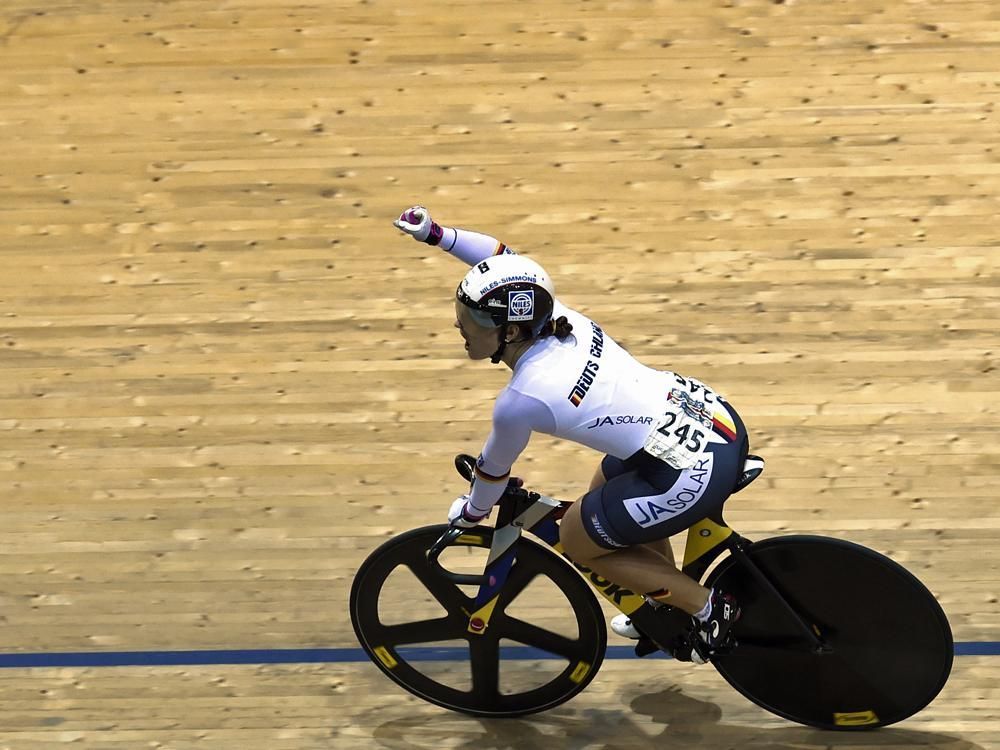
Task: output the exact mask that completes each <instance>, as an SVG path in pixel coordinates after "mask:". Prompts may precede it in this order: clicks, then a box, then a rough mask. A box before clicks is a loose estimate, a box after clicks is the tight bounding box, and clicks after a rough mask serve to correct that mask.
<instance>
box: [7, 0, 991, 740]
mask: <svg viewBox="0 0 1000 750" xmlns="http://www.w3.org/2000/svg"><path fill="white" fill-rule="evenodd" d="M998 43H1000V13H998V11H997V7H996V5H995V4H994V3H992V2H989V0H969V1H967V2H919V1H915V0H914V1H909V2H890V1H887V2H882V3H874V2H871V1H870V0H840V1H838V2H815V3H812V2H804V1H802V0H799V1H797V2H796V1H795V0H784V2H782V0H747V1H741V0H728V1H723V0H707V1H706V2H694V1H693V0H691V1H689V0H660V1H658V2H652V1H650V2H640V1H638V0H636V1H632V2H629V1H622V2H610V1H609V2H596V1H595V2H576V1H575V0H574V1H571V0H541V1H537V0H536V1H535V2H531V1H529V0H516V1H511V2H505V3H493V4H487V3H479V2H474V1H473V0H455V1H454V2H436V1H435V0H429V2H425V3H410V2H400V1H399V0H377V1H376V0H370V1H369V0H361V1H360V2H347V0H343V1H339V0H313V1H311V2H310V1H308V0H306V1H304V2H303V1H300V0H294V1H292V0H230V1H226V2H208V0H176V2H157V1H155V0H147V1H146V2H139V1H138V0H107V1H106V2H96V1H95V0H80V1H79V2H72V3H70V2H65V3H55V4H41V3H37V4H36V3H32V2H28V0H4V2H3V3H2V5H0V137H2V143H3V149H2V151H0V196H2V197H0V258H2V262H3V273H2V275H0V312H2V316H3V317H2V321H3V327H2V329H0V366H2V368H3V370H2V372H3V375H4V377H3V381H2V383H0V437H2V440H0V489H2V497H3V511H2V515H0V618H2V620H0V621H2V628H0V633H2V646H0V651H2V654H3V658H4V659H5V660H6V661H4V665H5V666H7V667H8V668H6V669H0V748H32V749H33V748H49V747H53V748H54V747H63V746H73V747H86V748H172V749H173V748H176V749H178V750H179V749H181V748H194V747H197V748H240V749H242V748H247V749H250V748H262V749H267V750H284V749H286V748H288V749H289V750H290V749H292V748H295V749H296V750H298V749H304V748H355V747H358V748H362V747H363V748H368V747H374V748H435V749H437V748H496V749H497V750H500V749H502V748H510V747H517V748H529V749H531V748H541V747H545V748H579V749H588V750H590V749H597V748H601V749H605V748H606V749H608V750H610V749H611V748H645V747H698V748H712V749H714V748H737V747H739V748H744V747H755V748H769V749H770V750H791V748H828V747H851V748H856V749H861V748H898V747H910V746H914V745H917V746H922V747H933V748H947V749H948V750H960V749H961V750H966V749H967V750H975V749H976V748H997V747H1000V706H998V695H1000V687H998V685H1000V658H997V656H989V655H986V656H959V657H958V658H956V662H955V669H954V672H953V676H952V679H951V682H950V683H949V685H948V686H947V687H946V688H945V690H944V692H943V693H942V694H941V695H940V697H939V698H938V700H937V701H936V702H935V703H934V704H932V705H931V706H930V707H929V708H928V709H927V710H926V711H924V712H923V713H921V714H919V715H918V716H916V717H914V718H912V719H911V720H909V721H907V722H905V723H903V724H901V725H899V727H898V728H892V729H887V730H882V731H880V732H876V733H869V734H864V735H842V734H833V735H831V734H828V733H823V732H818V731H814V730H809V729H806V728H802V727H797V726H794V725H791V724H789V723H787V722H784V721H782V720H780V719H777V718H775V717H772V716H770V715H768V714H765V713H764V712H762V711H760V710H758V709H757V708H756V707H754V706H752V705H750V704H749V703H747V702H746V701H745V700H744V699H743V698H742V697H741V696H739V695H737V694H736V693H735V692H734V691H732V690H731V689H730V688H729V687H728V686H727V685H726V684H725V683H724V682H723V681H722V679H721V678H720V677H718V675H717V674H716V673H715V672H714V671H713V670H711V668H708V667H705V668H701V669H697V668H692V667H690V666H686V665H681V664H676V663H673V662H668V661H653V662H649V661H647V662H637V661H634V660H613V661H608V662H606V663H605V666H604V668H603V670H602V672H601V674H600V675H599V676H598V678H597V679H596V681H595V682H594V683H592V685H591V686H590V687H589V688H588V689H587V690H586V691H585V692H584V693H583V694H581V695H580V696H578V697H577V698H575V699H574V700H573V701H571V702H570V703H567V704H565V705H564V706H562V707H560V708H558V709H555V710H553V711H551V712H549V713H547V714H543V715H539V716H536V717H533V718H530V719H525V720H511V721H481V720H476V719H470V718H466V717H462V716H459V715H456V714H450V713H447V712H444V711H442V710H439V709H437V708H435V707H433V706H429V705H425V704H422V703H420V702H419V701H418V700H416V699H415V698H412V697H411V696H409V695H408V694H406V693H403V692H402V691H400V690H399V689H397V688H396V687H395V686H394V685H392V684H391V683H390V682H389V681H388V680H386V679H385V678H384V677H383V676H382V675H381V673H380V672H378V670H377V669H375V667H374V666H373V665H371V664H370V663H367V662H364V661H350V660H347V661H343V660H339V661H338V660H332V661H327V662H324V661H318V662H315V663H296V662H295V660H294V659H291V658H289V659H287V660H285V661H286V662H287V663H280V662H281V661H282V659H280V658H277V659H274V660H275V661H278V662H279V663H274V664H265V663H263V662H264V661H266V660H267V659H266V654H264V655H262V656H261V658H260V659H259V660H256V662H260V663H256V662H255V660H254V659H250V661H251V663H249V664H243V665H232V664H224V663H213V658H214V657H213V656H212V655H211V653H208V652H212V651H214V650H247V649H263V650H272V651H270V652H269V653H271V655H272V656H273V655H274V654H279V655H280V653H282V652H280V651H278V650H280V649H345V650H348V651H349V650H351V649H356V647H357V642H356V640H355V638H354V635H353V632H352V630H351V626H350V622H349V619H348V614H347V606H346V603H347V602H346V599H347V591H348V588H349V586H350V582H351V578H352V574H353V573H354V571H355V570H356V569H357V566H358V565H359V563H360V562H361V561H362V560H363V559H364V557H365V556H366V555H367V554H368V552H369V551H370V550H371V549H373V548H374V547H375V546H376V545H377V544H378V543H380V542H381V541H382V540H384V539H386V538H387V537H389V536H390V535H393V534H396V533H398V532H400V531H403V530H405V529H408V528H411V527H414V526H418V525H424V524H427V523H437V522H440V521H441V520H442V519H443V517H444V514H445V512H446V510H447V508H448V505H449V502H450V501H451V499H452V498H453V497H454V496H455V495H456V494H457V493H459V492H461V491H462V489H463V487H462V485H461V483H460V481H459V480H458V479H457V477H455V476H454V475H453V472H452V469H451V456H452V455H453V454H454V453H456V452H458V451H462V450H466V451H470V452H476V451H477V450H478V448H479V446H480V443H481V440H482V439H483V437H484V436H485V434H486V431H487V429H488V424H489V421H488V419H489V409H490V405H491V399H492V397H493V396H494V395H495V394H496V392H497V391H498V390H499V389H500V388H501V387H502V385H503V383H504V382H505V375H504V372H505V371H503V370H501V369H499V368H491V367H490V366H489V365H488V364H485V363H470V362H468V361H466V360H465V358H464V354H463V351H462V348H461V346H460V344H461V342H460V340H459V339H458V338H457V336H456V334H455V332H454V331H453V330H452V329H451V321H452V316H453V311H452V297H451V295H452V292H453V289H454V286H455V284H456V283H457V281H458V279H459V278H460V277H461V275H462V273H463V272H464V268H463V267H462V266H461V264H460V263H458V262H457V261H455V260H453V259H451V258H449V257H447V256H445V255H443V254H442V253H440V252H439V251H438V250H436V249H433V248H428V247H426V246H424V245H419V244H417V243H414V242H412V241H409V240H407V239H405V238H403V237H401V236H400V235H399V234H398V233H397V232H396V231H395V230H394V229H393V228H392V226H391V220H392V219H393V218H394V216H395V215H396V214H397V213H398V212H399V211H400V210H401V209H403V208H405V207H406V206H408V205H410V204H411V203H413V202H418V201H419V202H423V203H425V204H426V205H428V206H430V207H431V209H432V210H433V212H434V214H435V216H436V217H437V218H439V219H440V220H441V221H442V222H444V223H451V224H457V225H460V226H465V227H468V228H476V229H480V230H482V231H486V232H489V233H491V234H495V235H497V236H499V237H501V238H502V239H503V240H504V241H506V242H507V243H508V244H510V245H512V246H514V247H516V248H518V249H519V250H521V251H522V252H527V253H529V254H530V255H532V256H533V257H534V258H536V259H538V260H539V261H541V262H542V263H543V264H544V265H545V266H546V267H547V268H548V269H549V270H550V271H551V273H552V274H553V275H554V276H555V278H556V281H557V285H558V289H559V293H560V297H561V298H562V299H563V300H564V301H565V302H566V303H568V304H570V305H571V306H574V307H577V308H579V309H581V310H582V311H585V312H587V313H589V314H590V315H591V316H593V317H595V318H596V319H597V320H599V321H600V322H601V323H602V324H603V325H604V327H605V328H606V330H607V331H608V332H609V333H610V334H611V335H613V336H615V337H616V338H618V339H619V340H620V341H622V342H623V343H624V344H626V345H627V346H628V347H629V348H630V349H631V350H632V351H633V352H634V353H635V354H637V355H638V356H639V357H640V358H641V359H643V360H644V361H646V362H648V363H650V364H653V365H656V366H661V367H664V368H668V367H669V368H672V369H676V370H678V371H680V372H684V373H689V374H692V375H695V376H697V377H700V378H701V379H703V380H705V381H707V382H709V383H711V384H712V385H714V386H715V387H716V388H718V389H719V390H720V391H722V392H724V393H726V394H727V395H728V396H729V398H730V400H731V401H732V402H733V403H734V404H736V406H737V408H738V409H740V411H741V413H742V414H743V416H744V418H745V419H746V421H747V423H748V425H749V427H750V430H751V435H752V439H753V442H754V447H755V449H756V450H757V451H758V452H760V453H762V454H763V455H765V456H766V457H767V459H768V470H767V472H766V474H765V476H764V477H763V478H762V479H761V480H759V481H758V483H757V484H756V485H755V486H754V487H753V488H752V489H751V490H748V491H747V492H746V493H744V494H741V495H739V496H738V498H736V499H734V500H733V502H732V503H731V505H730V509H729V512H728V516H729V518H730V520H731V522H732V523H733V524H734V526H736V528H738V529H739V530H740V531H741V532H743V533H744V534H746V535H748V536H750V537H751V538H754V537H761V536H767V535H772V534H775V533H782V532H787V533H798V532H803V533H823V534H830V535H834V536H842V537H846V538H850V539H854V540H856V541H858V542H861V543H863V544H867V545H869V546H871V547H874V548H876V549H878V550H881V551H883V552H886V553H888V554H890V555H891V556H892V557H894V558H895V559H897V560H899V561H901V562H902V563H904V564H905V565H907V566H908V567H909V568H910V569H911V570H913V571H914V572H915V573H916V574H917V575H919V576H920V577H921V578H922V579H923V580H924V581H925V582H926V583H927V584H928V586H929V587H930V588H931V589H932V590H933V591H934V592H935V594H936V595H938V596H939V598H940V601H941V602H942V604H943V606H944V608H945V610H946V612H947V613H948V615H949V617H950V619H951V622H952V625H953V628H954V632H955V637H956V641H958V642H960V643H966V644H987V646H988V645H989V644H993V645H994V646H995V645H996V641H998V640H1000V605H998V603H997V597H998V594H1000V583H998V571H1000V559H998V552H997V549H998V546H1000V511H998V507H997V490H998V487H1000V481H998V479H997V473H998V471H997V470H998V467H1000V448H998V445H997V440H996V434H997V428H998V421H1000V420H998V400H997V393H998V391H1000V381H998V379H997V367H998V360H1000V354H998V349H997V347H998V344H997V324H998V315H997V313H998V309H1000V303H998V296H997V289H998V282H1000V263H998V260H997V244H998V242H1000V225H998V223H997V219H996V214H997V210H998V208H1000V197H998V196H1000V127H998V125H1000V117H998V114H997V112H996V107H997V104H998V101H1000V86H998V84H997V70H998V68H1000V55H998V54H997V52H996V49H997V44H998ZM596 460H597V457H596V456H595V455H593V454H590V453H588V452H587V451H585V450H583V449H578V448H577V447H574V446H572V445H566V444H560V443H558V442H556V441H552V440H547V439H536V440H534V441H533V443H532V445H531V446H529V449H528V452H527V454H526V456H525V457H524V459H523V461H522V462H521V463H520V464H519V466H518V467H517V470H516V473H518V474H521V475H524V476H526V477H528V479H529V482H530V484H531V485H532V486H535V487H536V488H538V489H541V490H543V491H546V492H548V493H551V494H554V495H556V496H560V497H574V496H577V495H578V494H579V493H580V492H581V490H582V489H583V488H584V487H585V486H586V483H587V481H588V479H589V477H590V475H591V473H592V470H593V467H594V465H595V463H596ZM544 606H545V604H544V601H543V600H542V599H541V598H539V599H538V600H537V607H538V609H539V611H541V610H543V609H544ZM612 642H613V643H615V644H616V645H621V644H623V643H624V642H623V641H620V640H617V639H616V637H614V636H612ZM172 651H193V652H198V653H199V654H207V655H206V656H205V657H204V660H205V661H207V662H208V663H206V664H203V665H200V666H199V665H189V664H177V665H173V666H158V665H155V662H156V659H157V658H158V657H157V655H160V657H162V656H163V653H164V652H172ZM67 652H84V653H85V654H89V655H90V656H89V657H88V658H90V659H91V660H92V661H93V662H94V663H95V664H97V666H76V667H73V666H66V663H67V659H68V657H64V656H60V655H61V654H66V653H67ZM338 653H347V651H344V652H338ZM19 654H22V655H26V656H24V661H23V662H17V661H16V659H14V657H16V656H17V655H19ZM94 654H97V656H94ZM123 654H124V655H128V654H139V656H136V657H135V658H136V659H141V658H148V659H149V660H150V661H152V662H154V665H153V666H107V665H105V666H100V664H101V663H102V662H101V655H105V656H107V657H108V663H113V662H114V659H115V658H125V657H122V655H123ZM143 654H145V655H146V656H145V657H143V656H142V655H143ZM125 660H126V661H127V658H125ZM84 661H86V659H85V660H84ZM222 661H225V658H222V657H220V658H218V659H217V660H216V662H222ZM17 663H22V664H28V665H34V666H21V667H16V666H12V664H17Z"/></svg>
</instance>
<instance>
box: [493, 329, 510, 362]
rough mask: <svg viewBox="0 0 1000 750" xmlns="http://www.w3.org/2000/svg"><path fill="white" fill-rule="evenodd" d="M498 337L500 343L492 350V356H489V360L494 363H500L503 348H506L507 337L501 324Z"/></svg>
mask: <svg viewBox="0 0 1000 750" xmlns="http://www.w3.org/2000/svg"><path fill="white" fill-rule="evenodd" d="M499 338H500V345H499V346H498V347H497V350H496V351H495V352H493V356H492V357H490V362H492V363H493V364H495V365H496V364H499V363H500V360H501V359H502V358H503V353H504V350H506V348H507V337H506V336H505V335H504V327H503V326H500V336H499Z"/></svg>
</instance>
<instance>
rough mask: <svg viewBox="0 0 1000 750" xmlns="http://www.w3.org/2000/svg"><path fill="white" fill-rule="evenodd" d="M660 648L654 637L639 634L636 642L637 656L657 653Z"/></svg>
mask: <svg viewBox="0 0 1000 750" xmlns="http://www.w3.org/2000/svg"><path fill="white" fill-rule="evenodd" d="M659 650H660V647H659V646H657V645H656V643H654V642H653V639H652V638H647V637H646V636H644V635H642V636H639V640H638V641H637V642H636V644H635V655H636V656H640V657H642V656H649V655H650V654H655V653H656V652H657V651H659Z"/></svg>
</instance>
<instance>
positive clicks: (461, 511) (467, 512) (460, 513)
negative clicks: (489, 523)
mask: <svg viewBox="0 0 1000 750" xmlns="http://www.w3.org/2000/svg"><path fill="white" fill-rule="evenodd" d="M489 515H490V511H489V510H487V511H486V512H485V513H480V512H479V511H477V510H476V509H475V508H473V507H472V505H471V503H469V496H468V495H462V496H461V497H459V498H458V499H457V500H455V502H453V503H452V504H451V508H450V509H449V510H448V523H450V524H451V525H452V526H459V527H461V528H463V529H471V528H472V527H473V526H478V525H479V524H480V523H482V522H483V521H484V520H486V518H488V517H489Z"/></svg>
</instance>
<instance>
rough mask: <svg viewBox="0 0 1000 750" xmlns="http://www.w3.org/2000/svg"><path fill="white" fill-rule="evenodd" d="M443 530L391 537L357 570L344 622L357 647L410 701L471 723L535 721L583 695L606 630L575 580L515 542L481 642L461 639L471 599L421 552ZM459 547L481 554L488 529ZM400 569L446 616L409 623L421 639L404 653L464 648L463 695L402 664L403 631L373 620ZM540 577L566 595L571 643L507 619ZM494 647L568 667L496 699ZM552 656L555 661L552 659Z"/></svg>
mask: <svg viewBox="0 0 1000 750" xmlns="http://www.w3.org/2000/svg"><path fill="white" fill-rule="evenodd" d="M447 528H448V527H447V526H443V525H441V526H426V527H423V528H419V529H414V530H412V531H408V532H405V533H403V534H401V535H399V536H397V537H394V538H392V539H390V540H388V541H387V542H385V543H384V544H382V545H381V546H380V547H378V548H377V549H376V550H375V551H373V552H372V553H371V554H370V555H369V556H368V558H367V559H366V560H365V561H364V562H363V563H362V565H361V567H360V568H359V569H358V572H357V574H356V575H355V577H354V582H353V584H352V586H351V594H350V613H351V622H352V624H353V625H354V632H355V634H356V635H357V638H358V641H359V643H360V644H361V646H362V648H363V649H364V650H365V652H366V653H367V654H368V656H369V657H370V658H371V660H372V661H373V662H374V663H375V664H376V666H378V667H379V669H381V670H382V671H383V672H384V673H385V674H386V675H387V676H388V677H389V678H390V679H392V680H393V681H394V682H395V683H396V684H398V685H400V686H401V687H403V688H404V689H405V690H407V691H409V692H410V693H412V694H414V695H416V696H417V697H419V698H421V699H423V700H425V701H428V702H430V703H433V704H436V705H438V706H442V707H444V708H447V709H450V710H453V711H459V712H461V713H466V714H471V715H474V716H486V717H494V718H500V717H513V716H523V715H525V714H530V713H536V712H538V711H544V710H547V709H549V708H552V707H554V706H557V705H559V704H561V703H563V702H565V701H567V700H569V699H570V698H572V697H573V696H574V695H576V694H577V693H579V692H580V691H581V690H583V689H584V688H585V687H586V686H587V685H588V684H589V683H590V681H591V680H592V679H593V678H594V676H595V675H596V674H597V671H598V670H599V669H600V666H601V663H602V661H603V659H604V653H605V650H606V648H607V629H606V627H605V624H604V615H603V612H602V610H601V607H600V605H599V603H598V602H597V599H596V597H595V596H594V594H593V592H592V591H591V589H590V587H589V586H588V585H587V583H586V582H585V581H584V580H583V578H582V577H581V576H580V574H579V573H578V572H577V571H576V570H575V569H574V568H573V567H572V566H571V565H570V564H569V563H568V562H566V561H564V560H563V559H562V558H561V557H560V556H558V555H557V554H555V553H554V552H551V551H550V550H549V549H548V548H547V547H543V546H542V545H540V544H538V543H536V542H533V541H531V540H530V539H526V538H524V537H522V538H521V539H520V540H518V542H517V545H518V547H517V559H516V561H515V563H514V566H513V567H512V568H511V571H510V575H509V577H508V581H507V585H506V586H505V588H504V589H503V590H502V591H501V594H500V598H499V600H498V603H497V606H496V608H495V609H494V612H493V615H492V618H491V620H490V623H489V626H488V628H487V630H486V631H485V632H484V633H483V634H482V635H473V634H471V633H469V632H468V623H469V617H468V612H471V611H472V603H473V598H471V597H468V596H466V595H465V593H464V592H463V591H461V589H459V588H458V587H457V586H455V584H453V583H451V582H449V581H447V580H446V579H444V578H442V577H441V576H440V575H439V574H437V573H434V572H433V570H432V569H431V567H430V566H429V565H428V564H427V561H426V552H427V550H428V549H429V548H430V547H431V545H432V544H433V543H434V542H435V541H436V540H437V539H438V538H439V537H440V536H441V534H442V533H444V531H445V530H446V529H447ZM462 539H463V540H465V541H464V542H463V543H464V544H471V546H477V547H485V548H488V547H489V546H490V544H491V542H492V539H493V529H492V528H488V527H482V528H479V529H476V530H475V532H474V534H470V535H467V536H465V537H462ZM470 539H471V540H472V541H471V542H470V541H469V540H470ZM400 565H404V566H406V567H408V568H409V569H410V570H411V571H412V572H413V573H414V574H415V575H416V577H417V578H418V580H420V582H421V583H422V584H424V585H425V587H428V591H430V592H431V594H432V595H433V596H434V597H435V598H437V599H438V601H439V602H440V603H441V604H442V606H444V608H445V610H446V611H447V616H446V617H444V618H441V619H439V620H437V621H433V622H423V623H411V625H414V626H415V627H414V628H413V630H414V632H415V633H416V634H417V635H420V633H417V632H416V626H419V627H420V628H422V629H423V631H421V632H422V633H423V635H420V637H422V638H423V640H422V641H421V640H417V641H413V640H412V637H413V635H410V636H404V640H409V641H410V643H409V645H411V646H412V645H414V644H415V643H430V642H432V640H434V641H437V640H459V641H461V640H464V641H466V642H467V643H468V646H469V652H468V657H469V664H470V668H471V671H472V686H471V688H470V689H469V690H467V691H466V690H459V689H456V688H454V687H453V686H449V685H445V684H443V683H441V682H438V681H436V680H434V679H432V678H430V677H428V676H427V675H425V674H423V673H422V672H421V671H420V670H419V669H417V668H415V667H414V666H413V664H412V663H411V662H410V660H409V659H408V653H407V649H406V648H405V647H404V648H402V649H401V648H400V644H399V643H393V639H394V638H396V639H397V640H398V637H399V636H400V634H401V633H404V634H405V627H403V626H398V625H396V626H387V625H384V624H383V622H382V620H381V618H380V616H379V602H380V598H381V594H382V590H383V584H384V583H385V581H386V580H387V578H388V577H389V575H390V574H391V573H392V572H393V571H394V570H396V568H397V567H399V566H400ZM539 575H542V576H547V577H548V578H550V579H551V580H552V581H553V583H555V585H556V586H557V588H558V589H559V590H560V591H561V592H563V593H564V594H565V595H566V599H567V602H568V603H569V605H570V607H571V608H572V611H573V614H574V616H575V617H576V621H577V623H576V624H577V628H578V637H577V638H576V639H575V640H573V639H570V638H567V637H564V636H561V635H558V634H554V633H552V632H550V631H547V630H543V629H541V628H538V627H536V626H533V625H531V624H530V623H525V622H524V621H521V620H519V619H517V618H514V617H509V616H508V615H507V614H506V608H507V606H508V605H509V604H510V603H511V601H512V597H513V598H516V596H517V594H518V593H520V592H521V591H523V590H524V588H525V587H526V586H527V585H528V584H529V583H530V582H531V581H532V580H533V579H534V578H535V577H536V576H539ZM431 588H434V589H435V591H431ZM515 589H516V591H515ZM442 599H444V600H445V601H441V600H442ZM463 610H464V611H463ZM404 625H405V624H404ZM431 631H434V632H433V636H434V637H433V639H431V638H430V633H431ZM439 636H440V637H439ZM500 639H508V640H512V641H516V642H519V643H524V644H525V645H528V646H533V647H535V648H539V649H541V650H542V651H546V652H548V653H557V655H560V656H562V657H563V658H566V659H567V662H568V663H567V666H566V668H565V669H563V670H562V671H561V672H560V673H559V674H558V675H556V676H555V677H554V678H553V679H551V680H550V681H548V682H547V683H545V684H543V685H540V686H538V687H536V688H534V689H531V690H527V691H524V692H519V693H516V692H515V693H508V694H503V693H501V692H500V690H499V679H500V675H501V674H502V672H503V670H504V666H503V658H502V654H501V651H500V649H499V641H500ZM559 651H561V652H562V653H561V654H559V653H558V652H559Z"/></svg>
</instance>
